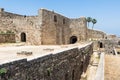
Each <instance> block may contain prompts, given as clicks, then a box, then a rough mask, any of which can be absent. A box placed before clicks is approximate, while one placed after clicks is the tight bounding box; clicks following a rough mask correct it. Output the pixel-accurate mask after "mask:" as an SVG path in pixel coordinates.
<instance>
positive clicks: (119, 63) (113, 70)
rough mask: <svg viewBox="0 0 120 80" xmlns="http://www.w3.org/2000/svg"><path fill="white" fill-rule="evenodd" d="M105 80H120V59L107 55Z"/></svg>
mask: <svg viewBox="0 0 120 80" xmlns="http://www.w3.org/2000/svg"><path fill="white" fill-rule="evenodd" d="M105 80H120V57H119V56H113V55H105Z"/></svg>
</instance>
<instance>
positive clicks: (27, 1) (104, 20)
mask: <svg viewBox="0 0 120 80" xmlns="http://www.w3.org/2000/svg"><path fill="white" fill-rule="evenodd" d="M0 7H1V8H5V11H8V12H13V13H17V14H22V15H37V13H38V10H39V9H40V8H47V9H49V10H54V11H55V12H58V13H60V14H62V15H64V16H66V17H69V18H79V17H80V16H85V17H92V18H95V19H96V20H97V23H96V24H95V27H94V28H95V29H97V30H102V31H105V32H106V33H109V34H116V35H120V32H119V29H120V0H0ZM90 26H92V24H91V25H90Z"/></svg>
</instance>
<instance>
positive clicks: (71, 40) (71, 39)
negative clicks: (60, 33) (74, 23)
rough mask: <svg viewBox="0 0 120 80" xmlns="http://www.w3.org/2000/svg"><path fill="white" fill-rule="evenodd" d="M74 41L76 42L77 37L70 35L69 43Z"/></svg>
mask: <svg viewBox="0 0 120 80" xmlns="http://www.w3.org/2000/svg"><path fill="white" fill-rule="evenodd" d="M76 42H77V37H76V36H72V37H70V44H74V43H76Z"/></svg>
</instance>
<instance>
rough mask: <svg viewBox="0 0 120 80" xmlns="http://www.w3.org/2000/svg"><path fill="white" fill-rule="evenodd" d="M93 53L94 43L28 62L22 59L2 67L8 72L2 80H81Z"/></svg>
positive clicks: (0, 76) (3, 74) (0, 78)
mask: <svg viewBox="0 0 120 80" xmlns="http://www.w3.org/2000/svg"><path fill="white" fill-rule="evenodd" d="M92 53H93V45H92V43H91V44H89V45H86V46H84V47H82V48H81V47H74V48H71V49H68V50H64V51H61V52H57V53H53V54H52V53H51V54H49V55H46V56H43V57H39V58H36V59H33V60H29V61H27V59H22V60H18V61H14V62H10V63H6V64H2V65H0V69H5V70H6V71H7V72H5V73H2V74H0V80H80V77H81V74H82V72H85V71H86V69H87V66H88V64H89V60H90V56H91V54H92Z"/></svg>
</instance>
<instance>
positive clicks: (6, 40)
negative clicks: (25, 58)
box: [0, 34, 15, 43]
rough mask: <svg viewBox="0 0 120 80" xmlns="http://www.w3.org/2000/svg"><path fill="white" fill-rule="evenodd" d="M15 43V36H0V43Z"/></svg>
mask: <svg viewBox="0 0 120 80" xmlns="http://www.w3.org/2000/svg"><path fill="white" fill-rule="evenodd" d="M13 42H15V34H0V43H13Z"/></svg>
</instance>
